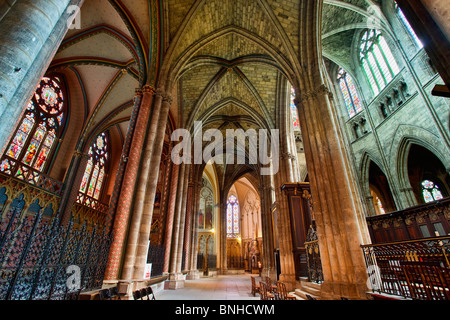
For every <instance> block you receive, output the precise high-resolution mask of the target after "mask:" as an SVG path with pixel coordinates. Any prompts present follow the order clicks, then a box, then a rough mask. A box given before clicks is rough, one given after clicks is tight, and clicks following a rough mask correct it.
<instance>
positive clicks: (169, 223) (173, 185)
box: [164, 164, 180, 274]
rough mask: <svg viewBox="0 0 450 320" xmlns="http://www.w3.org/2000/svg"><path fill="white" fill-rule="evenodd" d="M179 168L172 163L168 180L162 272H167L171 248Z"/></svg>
mask: <svg viewBox="0 0 450 320" xmlns="http://www.w3.org/2000/svg"><path fill="white" fill-rule="evenodd" d="M179 170H180V166H179V165H175V164H174V165H173V168H172V177H171V181H170V198H169V206H168V209H167V218H166V231H165V238H164V245H165V247H166V251H165V255H164V273H167V274H168V273H169V268H170V249H171V248H172V233H173V220H174V217H175V203H176V199H177V187H178V175H179Z"/></svg>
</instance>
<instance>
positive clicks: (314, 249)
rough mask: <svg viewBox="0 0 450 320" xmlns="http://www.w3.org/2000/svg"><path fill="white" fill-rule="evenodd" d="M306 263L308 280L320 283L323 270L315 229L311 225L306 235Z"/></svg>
mask: <svg viewBox="0 0 450 320" xmlns="http://www.w3.org/2000/svg"><path fill="white" fill-rule="evenodd" d="M306 240H307V241H306V242H305V249H306V263H307V266H308V280H309V281H310V282H315V283H322V282H323V270H322V261H321V260H320V249H319V239H318V237H317V232H316V230H315V229H314V228H313V227H311V228H310V229H309V231H308V235H307V237H306Z"/></svg>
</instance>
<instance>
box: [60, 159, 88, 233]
mask: <svg viewBox="0 0 450 320" xmlns="http://www.w3.org/2000/svg"><path fill="white" fill-rule="evenodd" d="M88 161H89V155H88V154H85V153H82V152H80V151H75V154H74V155H73V158H72V163H71V166H70V170H69V174H68V175H67V179H66V181H64V185H65V186H70V189H68V190H64V194H63V196H62V197H61V203H60V208H59V215H60V217H61V224H63V225H67V224H68V223H69V221H70V218H71V216H72V207H73V206H74V204H75V202H76V201H77V197H78V193H79V190H80V186H81V181H82V180H83V176H84V172H85V170H86V166H87V163H88Z"/></svg>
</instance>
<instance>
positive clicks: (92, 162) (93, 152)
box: [80, 133, 109, 200]
mask: <svg viewBox="0 0 450 320" xmlns="http://www.w3.org/2000/svg"><path fill="white" fill-rule="evenodd" d="M108 159H109V152H108V136H107V134H106V133H102V134H100V135H99V136H98V137H97V139H96V140H95V142H94V143H93V145H92V146H91V148H90V149H89V161H88V163H87V165H86V169H85V171H84V175H83V179H82V180H81V186H80V193H82V194H84V195H87V196H88V197H90V198H94V199H95V200H99V199H100V196H101V192H102V187H103V185H104V182H105V179H106V173H107V166H108Z"/></svg>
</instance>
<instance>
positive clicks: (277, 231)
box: [0, 0, 450, 299]
mask: <svg viewBox="0 0 450 320" xmlns="http://www.w3.org/2000/svg"><path fill="white" fill-rule="evenodd" d="M439 6H447V8H440V7H439ZM439 8H440V9H441V10H440V9H439ZM448 9H449V8H448V4H446V1H442V2H440V1H424V0H422V1H419V0H418V1H409V2H408V1H406V0H401V1H396V2H394V1H392V0H381V1H370V0H347V1H338V0H323V1H322V0H311V1H298V0H297V1H295V0H284V1H275V0H242V1H241V0H239V1H234V0H208V1H205V0H184V1H181V0H167V1H166V0H164V1H158V0H140V1H134V0H61V1H57V4H56V3H55V1H50V0H39V1H35V0H33V1H31V0H14V1H0V28H1V30H2V32H1V34H0V39H1V41H0V141H1V143H2V146H1V147H2V153H1V159H0V210H1V211H0V222H1V225H0V236H1V237H2V238H1V239H2V241H1V247H0V250H2V251H1V252H2V255H6V254H7V253H8V252H10V251H8V250H10V249H11V248H12V247H13V246H14V245H17V244H16V242H17V241H16V240H14V239H15V238H10V237H9V235H8V232H9V230H10V227H11V228H15V227H16V226H17V225H18V224H20V221H22V220H23V221H28V220H30V221H31V220H32V218H31V217H34V216H39V219H43V220H42V221H52V220H53V219H58V221H59V222H60V225H61V226H62V227H65V226H71V227H74V228H75V227H80V228H81V225H83V223H85V224H87V227H86V226H85V228H87V230H88V231H89V230H94V229H95V230H97V229H101V230H102V232H104V234H106V235H110V236H111V238H109V239H110V241H109V242H108V244H107V250H106V253H104V255H103V260H104V270H103V273H101V277H100V279H96V281H97V282H96V285H94V286H91V287H89V288H90V289H92V288H94V287H95V288H98V287H99V283H100V287H101V286H102V285H103V286H111V285H116V284H117V285H118V286H120V290H121V292H122V294H125V295H126V296H127V297H129V298H130V299H131V298H132V292H133V291H134V290H137V289H139V288H141V287H144V286H147V285H149V284H153V285H155V284H159V285H160V287H163V288H165V289H171V290H176V289H179V288H183V287H184V286H185V284H186V283H187V282H189V281H190V280H198V279H201V278H202V277H215V276H220V275H225V274H242V273H249V274H252V275H254V276H261V275H268V276H270V277H271V278H272V279H274V280H279V281H282V282H284V283H285V284H286V285H287V288H288V290H289V291H291V292H293V291H294V290H296V289H300V287H301V286H302V283H304V282H305V281H307V279H308V276H309V274H308V268H309V267H308V266H307V252H306V250H305V242H308V241H309V240H311V238H310V237H309V236H311V232H312V231H314V234H315V235H316V236H317V241H318V244H319V248H320V263H321V279H320V281H319V282H320V285H319V287H320V289H319V290H318V291H319V293H318V296H319V297H320V298H321V299H336V298H339V297H343V296H345V297H348V298H351V299H366V298H367V295H366V292H367V291H368V287H367V278H368V275H367V267H366V261H365V259H364V255H363V251H362V250H361V245H368V244H371V243H376V242H382V241H383V239H384V240H386V239H387V238H383V237H384V235H382V234H381V233H377V232H374V229H373V226H372V225H371V224H369V223H368V221H369V220H367V219H369V218H373V217H382V216H383V215H385V214H387V213H394V212H398V211H402V210H407V209H408V208H412V207H426V206H428V205H429V204H435V203H436V202H439V203H440V202H445V201H446V199H447V198H448V197H449V196H450V176H449V171H450V134H449V124H450V117H449V115H450V113H449V110H450V109H449V106H450V104H449V102H450V101H449V100H448V88H449V87H448V85H449V81H448V80H449V77H448V73H449V68H448V54H449V41H448V37H449V31H450V26H449V23H448V19H445V17H444V16H443V15H441V14H440V13H441V12H447V11H448ZM425 17H428V18H425ZM19 21H20V23H19ZM30 97H31V99H30ZM199 124H200V125H199ZM180 129H185V130H184V131H183V132H189V133H190V135H191V137H192V138H193V139H192V141H184V140H183V143H184V144H183V145H184V146H188V147H190V148H185V149H183V151H182V156H183V157H182V158H183V159H184V160H186V159H187V158H186V157H185V156H189V155H192V157H191V159H192V161H191V162H189V161H183V162H177V161H175V159H174V158H176V157H174V155H175V154H176V153H177V151H179V150H180V149H179V146H180V144H181V141H182V139H181V138H180V139H178V137H180V136H179V135H177V134H178V132H180ZM186 130H187V131H186ZM229 132H245V133H249V132H256V133H258V132H266V133H268V136H267V137H266V138H268V139H267V140H268V141H269V149H268V153H267V152H266V153H265V154H264V152H262V151H261V150H263V148H262V146H261V141H262V139H261V137H262V136H261V135H259V138H260V139H259V145H258V146H255V145H254V144H252V141H250V138H249V139H248V140H247V139H245V137H244V138H237V139H234V138H233V139H230V137H229V135H227V133H229ZM208 134H209V135H208ZM219 136H221V137H226V139H219V138H220V137H219ZM197 137H200V138H199V139H200V140H198V139H197ZM247 137H248V136H247ZM194 140H195V141H194ZM230 143H231V144H230ZM230 145H231V148H230ZM227 147H229V148H227ZM274 147H277V148H274ZM199 149H200V154H201V155H204V154H206V155H208V154H209V155H211V153H212V152H213V154H212V156H211V158H209V159H202V161H197V160H198V151H199ZM255 150H256V151H255ZM203 151H204V153H203ZM264 151H267V150H264ZM255 152H256V153H257V154H258V155H259V157H257V158H258V161H253V160H254V159H253V158H254V157H253V156H254V153H255ZM178 155H180V153H179V154H178ZM263 156H265V157H263ZM239 159H241V160H243V161H235V160H239ZM266 159H268V160H269V161H263V160H266ZM268 173H270V174H268ZM17 212H18V213H19V214H16V213H17ZM449 214H450V211H449V210H448V205H447V211H445V212H444V216H443V218H442V219H441V220H440V222H439V223H436V222H435V223H434V224H429V225H430V226H431V227H430V228H431V229H427V230H425V229H426V228H425V229H424V228H419V229H418V230H419V231H418V232H420V230H421V231H422V234H420V233H417V234H416V238H423V237H432V236H434V235H435V234H437V233H439V234H440V235H441V236H443V235H447V234H449V233H450V224H449V221H450V216H449ZM15 219H16V220H15ZM27 219H28V220H27ZM14 221H16V222H14ZM94 226H95V228H94ZM433 226H434V227H433ZM432 227H433V228H434V229H433V228H432ZM38 228H39V227H38ZM30 230H31V229H30ZM88 231H86V232H88ZM375 231H376V230H375ZM83 232H84V231H83ZM385 234H387V233H385ZM308 235H309V236H308ZM396 235H398V234H396ZM86 237H87V235H86ZM105 237H106V236H105ZM402 237H403V238H401V237H400V240H405V239H406V238H405V235H404V234H403V236H402ZM30 238H31V237H30ZM81 238H83V237H81ZM33 239H34V238H33ZM390 240H399V239H390ZM15 241H16V242H15ZM33 241H34V240H33ZM40 241H45V239H41V240H40ZM25 242H26V241H25V240H24V243H25ZM22 246H23V245H22ZM44 247H45V246H44ZM48 247H49V248H53V246H48ZM56 247H57V246H55V248H56ZM81 247H82V246H81ZM22 250H37V249H35V248H34V246H33V245H31V246H30V248H28V247H26V246H23V248H22ZM80 250H82V249H80ZM92 250H93V249H92ZM50 251H51V250H50ZM44 254H47V255H48V254H51V253H48V252H47V251H45V252H44ZM16 258H17V257H16ZM16 258H14V259H16ZM11 259H13V258H11ZM17 259H18V258H17ZM103 260H101V261H103ZM99 261H100V260H99ZM0 263H1V264H0V268H2V269H1V272H2V274H7V273H6V271H5V270H6V269H4V268H6V267H5V263H6V262H5V261H4V259H3V258H0ZM17 264H18V265H19V264H20V263H17ZM41 267H42V266H41ZM150 267H151V269H149V268H150ZM97 276H98V275H97ZM8 277H9V276H5V277H4V279H5V278H6V279H9V278H8ZM11 277H13V276H11ZM94 278H95V276H92V279H94ZM20 279H21V278H20V277H19V278H17V276H15V277H14V281H12V282H11V283H13V282H14V284H16V283H20V281H21V280H20ZM42 279H43V276H42ZM89 279H91V278H89ZM305 279H306V280H305ZM2 281H3V280H2ZM83 281H85V279H84V278H83ZM6 283H7V284H5V283H4V282H1V281H0V289H1V290H0V291H2V290H3V289H4V290H3V291H4V292H5V295H3V293H2V296H1V298H2V299H5V298H12V297H19V296H21V294H25V293H24V292H25V291H26V290H28V289H26V290H25V287H20V288H19V287H18V286H16V287H15V288H13V287H8V285H9V284H8V283H9V282H6ZM83 285H84V282H83ZM8 288H9V289H8ZM21 288H22V289H21ZM86 288H87V287H86ZM20 290H23V292H21V291H20ZM29 290H33V294H32V295H31V296H35V295H36V294H37V293H36V290H35V287H33V288H31V289H29ZM55 290H56V289H55ZM38 291H39V290H38ZM44 291H45V290H41V291H40V292H41V293H40V294H42V292H44ZM6 292H7V293H6Z"/></svg>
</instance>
